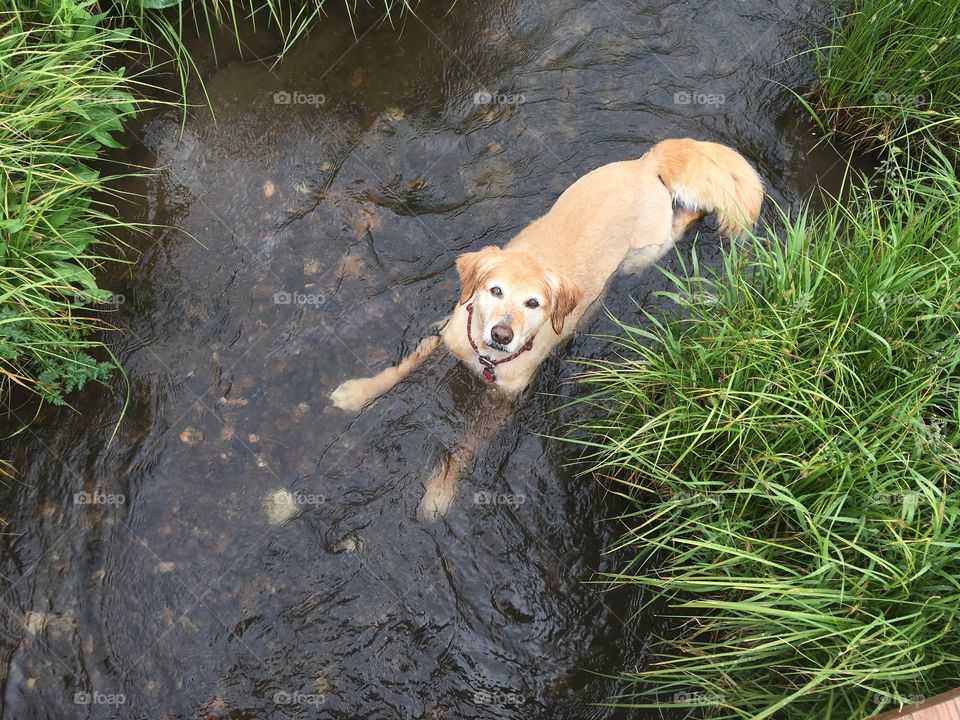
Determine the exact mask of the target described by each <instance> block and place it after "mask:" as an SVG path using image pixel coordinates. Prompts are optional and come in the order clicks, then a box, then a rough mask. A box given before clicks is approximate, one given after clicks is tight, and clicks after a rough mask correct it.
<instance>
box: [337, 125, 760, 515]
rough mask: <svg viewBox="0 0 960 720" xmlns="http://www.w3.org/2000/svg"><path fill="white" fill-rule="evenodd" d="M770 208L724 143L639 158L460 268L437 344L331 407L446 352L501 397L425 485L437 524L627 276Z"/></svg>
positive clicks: (467, 257)
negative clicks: (562, 349)
mask: <svg viewBox="0 0 960 720" xmlns="http://www.w3.org/2000/svg"><path fill="white" fill-rule="evenodd" d="M762 202H763V184H762V182H761V180H760V177H759V176H758V175H757V173H756V171H755V170H754V169H753V167H751V166H750V164H749V163H748V162H747V161H746V160H745V159H744V158H743V156H741V155H740V154H739V153H737V152H736V151H734V150H732V149H731V148H728V147H726V146H724V145H719V144H717V143H711V142H702V141H697V140H689V139H675V140H664V141H662V142H660V143H658V144H657V145H655V146H654V147H653V148H651V149H650V150H649V151H648V152H647V153H646V154H645V155H643V156H642V157H640V158H639V159H636V160H627V161H622V162H614V163H610V164H609V165H604V166H602V167H600V168H597V169H596V170H593V171H592V172H589V173H587V174H586V175H584V176H583V177H582V178H580V179H579V180H577V181H576V182H575V183H573V184H572V185H571V186H570V187H568V188H567V189H566V190H565V191H564V192H563V194H561V195H560V197H559V198H558V199H557V201H556V203H554V205H553V207H552V208H551V209H550V210H549V212H547V214H546V215H544V216H542V217H540V218H538V219H537V220H534V221H533V222H532V223H530V224H529V225H528V226H527V227H525V228H524V229H523V230H522V231H521V232H520V233H519V234H518V235H517V236H516V237H514V238H513V239H512V240H511V241H510V242H509V243H507V244H506V245H505V246H504V247H503V248H498V247H494V246H488V247H485V248H483V249H481V250H478V251H476V252H469V253H465V254H463V255H461V256H460V257H458V258H457V272H458V273H459V274H460V298H459V302H458V303H457V305H456V307H455V309H454V310H453V313H452V314H451V315H450V316H449V317H448V318H447V320H446V324H445V325H444V326H443V330H442V332H441V333H440V335H439V336H432V337H428V338H426V339H424V340H423V341H422V342H421V343H420V344H419V345H418V346H417V348H416V349H415V350H414V352H413V353H412V354H411V355H410V356H408V357H406V358H404V359H403V360H402V361H401V362H400V363H399V364H398V365H396V366H395V367H391V368H387V369H386V370H384V371H382V372H381V373H379V374H378V375H375V376H373V377H368V378H356V379H353V380H347V381H346V382H344V383H342V384H341V385H340V386H339V387H337V389H336V390H334V391H333V393H332V394H331V396H330V397H331V399H332V401H333V403H334V404H335V405H336V406H337V407H340V408H343V409H344V410H358V409H360V408H361V407H363V406H364V405H365V404H367V403H369V402H371V401H373V400H375V399H376V398H377V397H379V396H380V395H382V394H383V393H385V392H386V391H387V390H389V389H390V388H392V387H393V386H394V385H395V384H396V383H398V382H399V381H400V380H402V379H403V378H404V377H406V376H407V375H408V374H409V373H410V372H412V371H413V370H414V369H415V368H416V367H417V366H418V365H420V364H421V363H422V362H423V361H424V360H425V359H426V358H427V357H428V356H429V355H430V354H431V353H432V352H433V351H434V350H436V348H437V347H438V346H439V345H440V343H441V342H442V343H443V344H444V345H445V346H446V347H447V348H448V349H449V350H450V351H451V352H452V353H454V354H455V355H456V356H457V357H459V358H460V360H462V361H463V363H464V364H465V365H466V366H467V367H469V368H470V369H472V370H473V371H474V372H475V373H477V374H478V375H479V376H480V377H482V378H483V379H484V380H485V381H486V382H487V383H489V384H490V385H492V386H494V387H495V388H497V389H498V390H499V393H497V394H496V395H495V397H497V398H498V402H496V403H494V405H495V407H493V408H491V416H490V418H489V419H488V420H487V421H486V422H483V423H481V424H482V427H480V428H477V429H476V430H477V431H476V432H472V433H470V434H469V437H467V438H465V439H464V442H463V443H462V444H461V445H460V446H458V447H457V448H455V449H454V450H453V451H452V452H451V453H450V456H449V457H448V458H447V459H446V460H445V461H444V462H442V463H441V464H440V465H439V466H438V467H437V468H436V469H435V470H434V471H433V473H432V474H431V475H430V477H429V479H428V480H427V483H426V489H425V492H424V495H423V499H422V501H421V503H420V515H421V517H424V518H436V517H440V516H442V515H444V514H445V513H446V511H447V510H448V508H449V507H450V504H451V503H452V502H453V498H454V496H455V493H456V483H457V476H458V475H459V473H460V471H461V470H462V469H463V468H464V466H466V465H467V464H468V463H469V462H470V460H471V459H472V457H473V455H474V453H475V452H476V450H477V448H478V446H479V444H480V442H482V441H483V440H484V439H486V438H489V436H490V435H491V434H492V433H494V432H496V429H497V427H498V426H499V425H500V423H502V422H503V420H504V419H505V416H506V414H507V412H508V411H509V407H510V402H511V400H512V399H513V398H515V397H516V396H517V394H518V393H520V392H521V391H522V390H523V389H524V388H525V387H526V386H527V385H528V383H529V382H530V380H531V378H532V377H533V375H534V373H535V372H536V370H537V368H538V367H539V365H540V363H541V362H543V360H544V358H546V357H547V355H549V354H550V352H552V351H553V349H554V348H555V347H556V346H557V345H558V344H559V343H561V342H562V341H563V340H564V339H566V338H567V337H569V336H570V335H571V334H572V333H573V331H574V329H575V328H576V327H577V324H578V323H579V321H580V319H581V318H582V317H583V315H584V313H585V312H586V311H587V309H588V308H589V307H590V306H591V305H592V304H593V303H594V301H596V300H597V298H599V297H600V295H601V294H602V292H603V290H604V287H605V286H606V284H607V282H608V280H609V279H610V278H611V277H612V276H613V275H614V274H615V273H616V272H617V270H618V269H619V268H621V266H624V267H629V268H630V269H632V270H637V269H640V268H643V267H645V266H647V265H649V264H650V263H653V262H655V261H656V260H658V259H659V258H660V257H661V256H663V254H664V253H666V252H667V251H668V250H669V249H670V248H671V247H673V244H674V242H675V241H676V240H677V239H678V238H680V237H681V236H682V235H683V234H684V232H685V231H686V230H687V228H688V227H689V226H690V225H691V224H692V223H694V222H696V221H697V220H698V219H700V218H701V217H702V216H704V215H705V214H707V213H716V215H717V219H718V221H719V226H720V231H721V232H722V233H724V234H726V235H738V234H740V233H743V232H747V231H749V230H750V229H752V228H753V226H754V225H755V224H756V221H757V219H758V217H759V214H760V206H761V204H762Z"/></svg>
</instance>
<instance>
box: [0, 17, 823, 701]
mask: <svg viewBox="0 0 960 720" xmlns="http://www.w3.org/2000/svg"><path fill="white" fill-rule="evenodd" d="M825 18H826V15H825V9H824V8H823V7H821V5H820V4H818V3H809V2H801V3H795V2H760V0H744V1H743V2H736V3H732V2H729V3H715V2H706V1H702V0H698V1H692V2H686V3H676V2H659V3H645V4H643V5H638V4H636V3H631V2H625V1H620V0H602V1H598V2H589V3H584V2H575V1H574V0H561V1H558V2H551V3H530V2H527V3H521V2H508V3H503V4H493V3H490V4H483V6H477V5H474V4H471V3H467V2H460V3H457V4H456V6H455V7H454V8H453V9H452V11H450V12H449V13H446V12H441V11H439V10H435V9H431V8H430V7H422V9H421V15H420V17H419V18H408V19H407V21H406V22H405V24H404V26H403V28H402V31H401V32H399V33H398V32H397V31H395V30H392V29H390V28H389V27H385V26H382V25H374V24H366V25H364V24H363V23H361V24H360V25H359V27H358V34H359V36H360V37H359V41H357V42H355V40H354V36H353V34H352V33H351V30H350V26H349V24H348V23H347V22H346V21H345V20H343V19H342V18H340V17H336V16H334V17H330V18H329V19H327V20H326V21H325V22H324V24H323V25H322V27H321V28H319V30H318V31H317V32H315V33H314V35H313V36H312V37H310V38H309V39H307V40H306V41H305V42H304V43H303V44H302V45H300V46H299V48H298V50H297V51H296V52H295V53H294V54H293V55H292V56H290V57H289V58H288V59H287V60H285V61H284V63H282V64H281V65H278V66H276V67H270V66H268V65H265V64H263V63H258V62H255V61H252V60H251V59H250V58H251V53H261V54H264V55H266V54H269V53H270V52H272V51H273V50H275V39H274V38H272V37H271V36H269V34H266V33H260V34H257V33H253V32H247V33H245V35H244V43H245V45H246V46H247V51H246V53H245V55H246V57H247V61H243V60H241V59H238V58H237V57H236V56H235V55H236V53H233V54H231V48H230V47H229V46H228V44H226V43H225V44H223V45H222V46H221V56H220V58H219V60H220V62H219V66H217V65H215V64H214V63H213V59H212V57H211V56H210V53H209V51H205V50H204V49H203V47H202V43H201V44H198V45H197V52H198V55H199V57H200V62H201V66H202V67H203V68H204V77H205V79H206V84H207V89H208V91H209V93H210V99H211V101H212V104H213V107H214V109H215V111H216V122H215V121H214V120H213V118H212V117H211V115H210V113H209V112H207V111H204V110H201V109H197V110H196V111H195V112H194V113H193V114H192V115H191V117H190V118H189V119H188V121H187V122H186V125H185V128H184V129H183V132H182V134H181V128H180V119H179V116H178V114H177V113H176V112H175V111H173V110H170V111H167V112H163V113H158V114H155V115H153V116H151V117H149V118H146V119H145V120H144V121H143V122H142V123H140V124H139V125H138V126H137V127H136V128H135V130H134V132H133V133H132V138H131V142H132V145H131V149H130V151H129V153H128V157H129V158H130V159H131V160H132V161H133V162H136V163H141V164H144V165H147V166H150V167H156V168H157V169H158V170H157V172H156V173H155V174H154V175H153V177H152V179H150V180H149V181H147V182H144V183H143V184H141V185H138V186H135V187H134V188H133V189H138V190H140V191H141V192H143V193H144V195H145V200H144V202H143V204H142V205H140V206H136V207H129V208H126V209H125V210H124V213H125V214H126V216H127V217H129V218H130V219H134V220H143V221H149V222H153V223H159V224H162V225H164V226H166V228H165V229H162V230H157V231H155V232H154V233H152V234H151V235H150V236H149V237H145V238H143V237H141V238H133V239H132V240H131V242H132V243H133V244H134V245H135V246H136V247H137V248H138V249H139V250H140V251H141V252H142V257H141V260H140V262H139V263H138V264H137V265H136V267H135V268H133V269H132V270H131V271H129V272H127V273H122V274H117V275H116V276H115V277H112V278H109V279H108V282H107V285H108V287H110V288H111V289H113V290H114V291H115V292H116V293H117V295H116V298H117V303H116V311H115V312H113V313H111V315H110V319H111V321H112V322H113V323H115V324H116V325H117V326H118V327H119V328H121V329H122V332H118V333H114V334H112V335H111V336H110V337H109V342H110V344H111V347H112V348H113V350H114V352H115V353H116V355H117V356H118V357H119V358H120V360H121V362H122V364H123V367H124V368H125V370H126V373H127V376H128V378H129V383H130V404H129V407H128V408H127V411H126V416H125V417H124V418H123V421H122V423H121V424H120V426H119V430H118V432H117V435H116V437H115V438H114V439H113V440H112V442H111V435H112V433H113V431H114V424H115V423H116V420H117V417H118V415H119V413H120V412H121V409H122V408H123V405H124V401H125V394H126V386H125V385H124V384H123V382H122V381H121V380H120V379H119V378H117V379H115V381H114V382H113V383H112V385H111V387H110V388H108V389H103V388H92V387H91V388H90V389H88V390H86V391H84V392H83V393H82V394H80V395H77V396H76V397H74V398H72V400H73V402H74V405H75V407H76V410H77V411H78V412H74V411H72V410H70V409H52V408H48V409H46V410H44V411H43V412H42V414H41V416H40V417H39V418H38V420H37V421H36V422H35V423H34V424H33V425H32V426H31V427H30V429H29V430H28V431H27V432H26V433H25V434H24V435H22V436H20V437H18V438H15V439H13V440H8V441H6V442H5V443H4V445H3V447H2V448H0V450H2V451H3V454H4V455H5V456H9V457H11V459H12V460H13V461H14V463H15V465H16V466H17V468H18V470H19V473H18V476H17V480H16V481H14V482H12V483H11V484H10V485H9V486H8V487H6V488H2V495H3V499H2V505H0V507H2V508H3V509H4V517H5V519H6V520H7V522H8V524H7V526H6V528H5V531H6V534H4V535H3V536H2V537H0V541H2V558H0V572H2V575H3V578H2V582H3V585H2V586H0V623H2V628H3V632H2V634H0V649H2V653H3V655H2V663H0V677H2V678H3V685H2V687H3V692H2V708H3V711H2V715H3V717H8V718H63V717H90V718H194V717H201V718H207V717H230V718H287V717H290V718H313V717H324V718H327V717H329V718H369V719H374V718H421V717H428V718H457V719H459V718H552V719H563V718H571V719H572V718H577V719H578V720H580V719H584V718H598V719H599V718H627V717H631V718H633V717H636V718H642V717H653V716H654V715H646V714H644V713H643V712H642V711H624V710H610V709H607V708H603V707H596V706H593V705H591V704H592V703H598V702H602V701H604V700H606V699H608V698H610V697H611V696H612V695H613V694H614V693H615V692H616V690H617V683H616V682H612V681H609V680H607V679H605V678H603V677H601V676H600V675H598V674H597V673H616V672H618V671H621V670H626V669H632V668H635V667H638V666H642V665H643V664H644V662H645V661H646V657H647V653H648V650H649V645H650V642H651V639H652V637H653V634H654V633H655V632H657V631H658V630H659V629H661V626H660V624H659V623H661V622H662V621H660V620H658V619H657V618H656V617H655V616H654V614H653V610H652V609H650V608H643V609H642V607H643V603H644V600H645V598H643V597H641V596H640V595H639V594H638V593H637V592H635V591H632V590H623V589H621V590H614V591H607V592H604V591H602V589H601V588H600V587H599V586H597V585H590V584H586V583H584V582H583V581H586V580H589V579H591V578H592V577H594V573H595V572H597V571H604V570H612V569H615V568H617V566H618V565H619V564H620V563H621V562H622V558H619V557H617V556H615V555H606V554H603V549H604V548H605V547H607V546H608V545H609V544H610V543H611V542H612V540H614V539H615V538H616V536H617V534H618V526H617V524H616V523H614V522H612V521H606V520H605V519H604V517H605V516H606V515H608V514H610V513H612V512H613V511H614V509H615V505H614V504H613V503H612V502H610V501H608V500H607V499H605V498H604V496H603V494H602V492H601V490H600V487H599V486H598V484H597V483H596V482H595V481H594V480H592V479H590V478H587V477H578V476H577V475H576V472H575V468H573V467H570V466H569V463H570V462H571V461H572V460H574V459H575V456H576V453H575V452H574V451H573V450H572V449H571V448H569V447H565V446H564V445H562V444H560V443H558V442H555V441H552V440H548V439H546V438H544V437H543V436H544V435H550V434H554V433H557V432H559V431H560V422H561V420H562V418H561V417H560V416H558V415H557V414H546V411H547V410H550V409H553V408H556V407H558V406H559V405H561V404H562V403H563V402H564V399H565V398H569V397H571V396H574V395H576V394H577V392H578V388H577V387H576V385H570V384H564V383H565V381H568V380H570V378H571V377H572V375H573V373H574V372H575V370H576V368H575V366H574V365H573V364H572V363H571V362H569V361H570V359H571V358H576V357H598V356H602V355H603V354H604V353H605V351H606V344H605V342H604V341H603V340H601V339H598V338H592V337H589V336H588V333H589V332H593V333H602V332H605V331H607V330H609V328H610V325H609V322H608V321H607V320H606V319H605V317H604V315H603V313H598V314H596V315H595V317H594V319H593V320H592V321H591V323H590V324H589V326H588V327H585V328H584V331H585V332H583V333H581V334H580V335H579V336H578V337H577V338H576V339H575V340H574V342H573V343H572V344H571V345H569V346H567V347H566V348H564V349H563V351H562V352H561V353H560V355H559V356H557V357H554V358H552V359H551V360H549V361H548V362H547V363H546V365H545V366H544V367H543V368H542V370H541V372H540V374H539V376H538V378H537V380H536V382H535V386H534V388H533V392H532V394H531V397H530V399H529V400H528V401H527V402H526V403H525V404H524V405H523V406H522V407H520V408H519V409H518V410H517V411H516V412H515V413H514V414H513V416H512V417H511V418H510V420H509V421H508V423H507V425H506V428H505V431H504V432H503V434H502V435H501V436H500V437H499V438H498V439H497V440H496V441H495V442H494V443H493V444H492V445H491V446H490V447H489V448H488V449H486V450H485V451H484V452H482V453H481V454H480V456H479V457H478V458H477V460H476V462H475V464H474V466H473V468H472V469H471V471H470V472H469V473H468V474H467V477H465V478H464V479H463V480H462V481H461V485H460V489H459V492H458V497H457V500H456V502H455V504H454V506H453V509H452V511H451V513H450V514H449V516H448V517H447V518H446V520H445V521H444V522H442V523H439V524H424V523H422V522H420V521H418V520H417V519H416V506H417V502H418V500H419V497H420V492H421V482H422V480H423V479H424V478H425V476H426V474H427V473H428V471H429V468H430V467H431V466H432V463H433V462H434V461H435V460H436V458H437V457H438V456H439V454H440V453H441V452H442V450H443V448H445V447H449V445H450V444H451V443H452V442H453V441H454V440H455V439H456V437H457V436H458V434H459V433H461V432H463V430H464V420H465V418H466V417H467V416H468V415H469V414H470V408H471V407H473V406H474V405H475V403H477V402H480V401H481V400H482V398H481V391H482V389H483V388H482V383H480V382H479V381H478V380H476V379H475V378H473V377H472V376H471V375H470V374H469V373H468V372H467V371H465V370H464V369H463V368H462V367H459V366H457V365H456V364H455V363H454V362H453V361H452V360H450V359H449V358H446V357H442V356H439V357H435V358H434V359H432V360H431V361H430V362H429V363H428V364H427V365H426V366H424V367H423V368H422V369H421V370H420V371H418V372H417V373H416V374H415V375H414V376H412V377H411V378H410V379H409V380H408V381H407V382H405V383H403V384H402V385H400V386H399V387H397V388H396V389H395V390H394V391H393V392H392V393H390V394H389V395H388V396H386V397H384V398H382V399H381V400H380V401H379V402H377V403H376V404H375V405H373V406H372V407H369V408H368V409H367V410H365V411H364V412H363V413H362V414H360V415H359V416H354V415H352V414H347V413H343V412H340V411H337V410H336V409H334V408H331V407H330V406H329V403H328V402H327V394H328V393H329V391H330V390H331V389H332V388H333V387H334V386H336V384H337V383H338V382H340V381H341V380H343V379H346V378H348V377H353V376H356V375H359V374H366V373H369V372H371V371H376V370H379V369H380V368H382V367H384V366H386V365H387V364H388V363H391V362H393V361H395V360H396V359H398V358H399V357H401V356H402V355H403V354H404V353H405V352H407V351H409V350H410V349H411V348H412V347H413V346H414V345H415V344H416V342H417V341H418V339H419V338H420V337H421V336H422V335H423V334H424V333H425V332H426V331H427V330H428V328H429V326H430V325H431V323H433V322H434V321H436V320H437V319H439V318H441V317H442V316H443V315H445V314H446V312H447V311H448V310H449V308H450V306H451V303H452V301H453V298H455V293H456V289H457V281H456V277H455V272H454V271H453V268H452V266H453V262H454V259H455V257H456V256H457V254H458V253H460V252H462V251H464V250H468V249H476V248H479V247H481V246H483V245H485V244H490V243H494V244H502V243H504V242H506V241H507V240H508V239H509V238H510V237H511V235H512V234H513V233H515V232H516V231H517V230H518V229H519V228H521V227H522V226H523V225H524V224H526V223H527V222H528V221H530V220H531V219H533V218H534V217H536V216H537V215H538V214H541V213H543V212H544V211H545V210H546V209H547V208H548V207H549V206H550V204H551V203H552V202H553V200H554V199H555V198H556V196H557V195H558V194H559V193H560V192H561V191H562V190H563V189H564V188H565V187H566V186H567V185H569V184H570V183H571V182H572V181H573V180H574V179H576V178H577V177H579V176H580V175H582V174H584V173H585V172H587V171H588V170H590V169H592V168H594V167H596V166H598V165H600V164H603V163H605V162H609V161H613V160H618V159H624V158H632V157H636V156H638V155H640V154H641V153H642V152H644V151H645V150H646V149H647V148H648V147H649V145H650V144H651V143H652V142H654V141H656V140H658V139H661V138H665V137H675V136H693V137H698V138H702V139H712V140H719V141H722V142H726V143H728V144H730V145H732V146H734V147H736V148H738V149H740V150H741V151H742V152H743V153H744V154H745V155H746V156H747V157H748V158H750V159H751V160H752V161H753V162H754V163H755V164H756V165H757V166H758V168H759V169H760V171H761V174H762V175H763V177H764V178H765V180H766V182H767V184H768V188H769V190H770V193H771V196H772V197H773V198H774V199H775V200H776V201H777V202H779V203H780V204H782V205H783V206H785V207H790V206H793V205H795V204H796V203H797V201H798V198H800V197H803V196H805V195H806V194H807V193H808V192H809V191H810V190H811V188H813V187H814V186H815V185H816V184H817V183H818V182H822V183H826V184H828V185H829V184H831V183H832V184H836V182H837V177H838V174H839V172H840V169H839V166H838V165H837V164H836V160H837V158H836V157H835V156H833V154H832V153H830V152H829V151H827V150H824V149H812V147H811V146H812V143H813V136H812V133H811V128H810V126H809V124H808V123H806V122H804V120H803V118H802V115H801V113H800V111H799V110H798V108H797V106H796V104H795V103H793V102H792V101H791V97H790V95H789V93H787V92H786V91H784V90H783V89H782V88H781V87H780V86H779V85H778V84H777V83H782V84H784V85H787V86H801V85H803V84H804V83H806V82H808V81H809V76H808V74H807V72H806V70H805V69H804V66H803V65H802V63H801V62H800V61H798V60H796V59H793V60H789V61H787V60H785V59H786V58H789V57H791V56H794V55H795V54H796V53H797V52H799V51H801V50H803V49H804V48H805V47H807V44H808V40H809V37H810V36H812V34H813V33H814V32H815V31H816V29H817V27H818V26H819V24H820V23H822V22H823V21H824V20H825ZM278 93H287V95H278ZM195 97H199V96H198V95H195ZM284 101H288V102H284ZM188 235H189V237H188ZM694 245H696V247H697V252H698V254H699V255H700V257H701V260H702V261H703V262H706V263H707V264H710V263H716V261H717V258H718V248H719V240H718V238H717V236H716V234H715V233H714V232H712V227H711V226H710V225H705V226H703V227H702V228H701V232H700V234H699V236H698V237H697V238H696V240H694V238H693V237H692V236H691V237H688V238H687V239H686V241H685V242H684V243H683V244H682V246H681V248H680V255H681V256H683V257H686V258H689V256H690V251H691V248H692V247H693V246H694ZM663 264H664V265H665V266H667V267H669V268H671V269H674V270H676V269H678V268H679V262H678V260H677V259H676V258H675V257H672V256H671V257H669V258H667V259H666V260H664V262H663ZM663 287H665V283H664V281H663V279H662V278H661V277H660V275H659V274H658V273H657V272H656V271H655V270H649V271H647V272H645V273H644V274H642V275H640V276H624V277H621V278H618V279H617V280H616V281H615V282H614V283H613V285H612V288H611V291H610V293H609V294H608V296H607V298H606V304H607V306H608V307H609V309H610V310H611V311H612V312H614V313H616V314H618V315H620V316H624V317H633V316H635V315H636V312H637V309H636V303H639V304H640V305H641V306H643V307H646V308H648V309H649V308H655V307H656V306H658V305H662V304H663V301H662V300H659V299H657V298H654V297H652V296H651V293H652V292H654V291H655V290H658V289H662V288H663ZM121 300H122V302H120V301H121ZM558 394H559V395H560V396H562V397H559V398H558V397H556V395H558ZM14 426H15V421H11V423H10V427H14ZM283 489H286V490H288V491H289V493H290V494H291V495H290V496H288V498H289V497H292V507H291V503H290V502H281V501H278V498H279V499H280V500H282V499H283V497H284V496H282V495H280V496H278V495H276V494H275V493H277V491H281V490H283ZM291 511H292V512H293V515H292V516H291Z"/></svg>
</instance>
